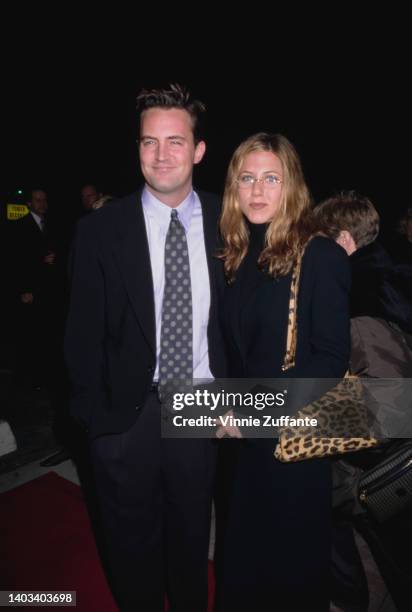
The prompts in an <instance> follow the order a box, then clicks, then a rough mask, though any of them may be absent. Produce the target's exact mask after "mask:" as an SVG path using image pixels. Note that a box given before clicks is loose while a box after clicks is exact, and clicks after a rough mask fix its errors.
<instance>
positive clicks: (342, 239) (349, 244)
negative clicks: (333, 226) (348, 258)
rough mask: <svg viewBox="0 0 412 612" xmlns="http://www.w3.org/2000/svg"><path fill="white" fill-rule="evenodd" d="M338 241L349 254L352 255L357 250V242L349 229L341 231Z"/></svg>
mask: <svg viewBox="0 0 412 612" xmlns="http://www.w3.org/2000/svg"><path fill="white" fill-rule="evenodd" d="M336 242H337V243H338V244H339V245H340V246H341V247H343V248H344V249H345V251H346V252H347V254H348V255H352V253H354V252H355V251H356V243H355V241H354V239H353V238H352V234H351V233H350V232H348V231H347V230H342V231H341V232H339V236H338V237H337V238H336Z"/></svg>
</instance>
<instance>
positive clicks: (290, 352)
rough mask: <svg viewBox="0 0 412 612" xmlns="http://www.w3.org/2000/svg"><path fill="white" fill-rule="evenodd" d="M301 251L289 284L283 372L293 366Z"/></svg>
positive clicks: (296, 331)
mask: <svg viewBox="0 0 412 612" xmlns="http://www.w3.org/2000/svg"><path fill="white" fill-rule="evenodd" d="M303 252H304V251H303V250H302V251H301V252H300V253H299V255H298V257H297V259H296V261H295V264H294V266H293V269H292V280H291V283H290V297H289V313H288V331H287V334H286V352H285V356H284V359H283V365H282V370H283V371H284V372H285V371H286V370H289V368H293V367H294V365H295V357H296V339H297V333H298V322H297V306H298V293H299V280H300V270H301V267H302V257H303Z"/></svg>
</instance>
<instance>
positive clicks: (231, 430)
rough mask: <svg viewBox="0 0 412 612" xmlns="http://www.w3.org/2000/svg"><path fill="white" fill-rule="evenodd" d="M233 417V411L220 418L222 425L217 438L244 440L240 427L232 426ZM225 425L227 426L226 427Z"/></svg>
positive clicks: (217, 432) (218, 429)
mask: <svg viewBox="0 0 412 612" xmlns="http://www.w3.org/2000/svg"><path fill="white" fill-rule="evenodd" d="M233 417H234V414H233V410H229V412H226V414H225V415H224V416H223V417H219V420H220V423H221V425H220V427H218V428H217V431H216V438H225V437H229V438H243V436H242V432H241V431H240V429H239V427H238V426H237V425H233V424H232V419H233ZM223 423H226V424H225V425H224V424H223Z"/></svg>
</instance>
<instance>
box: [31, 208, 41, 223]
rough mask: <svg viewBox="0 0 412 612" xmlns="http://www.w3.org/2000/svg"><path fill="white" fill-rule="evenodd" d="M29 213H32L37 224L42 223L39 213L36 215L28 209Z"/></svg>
mask: <svg viewBox="0 0 412 612" xmlns="http://www.w3.org/2000/svg"><path fill="white" fill-rule="evenodd" d="M30 213H31V214H32V215H33V217H34V220H35V221H36V223H37V225H42V224H43V218H42V217H40V215H37V214H36V213H35V212H33V211H32V210H31V211H30Z"/></svg>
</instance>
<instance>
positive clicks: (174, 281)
mask: <svg viewBox="0 0 412 612" xmlns="http://www.w3.org/2000/svg"><path fill="white" fill-rule="evenodd" d="M192 340H193V329H192V289H191V282H190V264H189V253H188V247H187V241H186V233H185V230H184V228H183V226H182V224H181V223H180V221H179V217H178V214H177V211H176V210H174V209H173V210H172V212H171V215H170V225H169V229H168V232H167V236H166V244H165V288H164V294H163V304H162V327H161V334H160V355H159V397H160V398H161V399H162V401H164V399H166V398H167V397H168V396H169V395H170V394H171V393H173V392H174V391H176V390H178V389H181V388H182V385H192V379H193V348H192Z"/></svg>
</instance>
